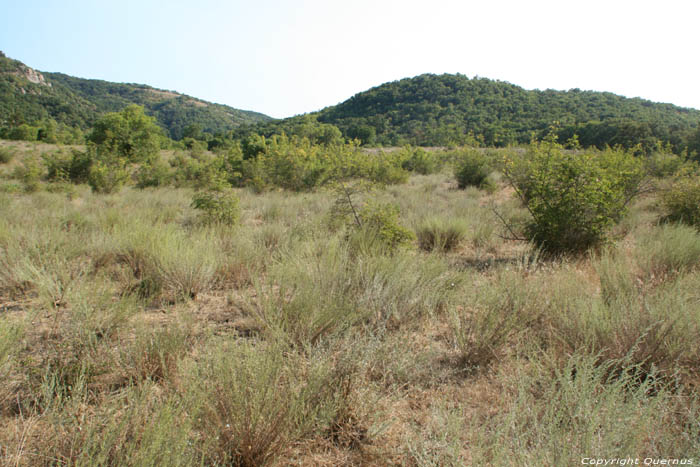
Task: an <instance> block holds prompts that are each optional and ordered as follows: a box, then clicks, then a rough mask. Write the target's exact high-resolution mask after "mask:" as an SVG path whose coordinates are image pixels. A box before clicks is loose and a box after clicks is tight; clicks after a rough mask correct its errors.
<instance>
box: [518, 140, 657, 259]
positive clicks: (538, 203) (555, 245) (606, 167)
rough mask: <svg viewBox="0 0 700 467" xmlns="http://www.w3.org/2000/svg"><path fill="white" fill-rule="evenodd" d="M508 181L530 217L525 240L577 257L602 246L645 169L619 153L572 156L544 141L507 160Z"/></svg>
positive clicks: (636, 190) (638, 183) (622, 212)
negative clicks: (594, 247)
mask: <svg viewBox="0 0 700 467" xmlns="http://www.w3.org/2000/svg"><path fill="white" fill-rule="evenodd" d="M506 177H507V178H508V180H509V182H510V184H511V186H513V188H514V189H515V191H516V193H517V195H518V196H519V198H520V199H521V201H522V202H523V203H524V205H525V206H526V208H527V209H528V211H529V212H530V214H531V216H532V219H531V221H530V222H529V225H528V226H527V228H526V231H527V236H528V239H529V240H532V241H533V242H535V243H536V244H537V245H538V246H540V247H542V248H543V249H544V250H546V251H548V252H550V253H575V252H582V251H585V250H587V249H589V248H591V247H593V246H596V245H600V244H601V243H602V242H603V241H604V240H605V238H606V234H607V232H608V229H609V228H610V227H611V226H612V225H614V224H615V223H616V222H617V221H619V220H620V219H621V218H622V216H623V215H624V214H625V211H626V207H627V204H628V202H629V201H630V200H631V199H632V198H633V197H634V196H635V195H636V194H637V192H638V190H639V186H640V183H641V181H642V178H643V169H642V166H641V163H640V162H639V160H637V159H636V158H635V157H634V156H633V155H632V154H631V153H628V152H625V151H623V150H611V149H608V150H606V151H604V152H588V153H574V152H570V151H564V150H563V149H562V146H560V145H559V144H557V143H556V142H555V141H552V140H548V141H544V142H541V143H533V144H532V145H531V146H530V148H529V150H528V151H527V153H526V154H524V155H522V156H520V155H516V156H513V157H511V159H510V160H509V161H508V162H507V166H506Z"/></svg>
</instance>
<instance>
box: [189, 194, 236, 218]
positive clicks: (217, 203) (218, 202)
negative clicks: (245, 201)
mask: <svg viewBox="0 0 700 467" xmlns="http://www.w3.org/2000/svg"><path fill="white" fill-rule="evenodd" d="M238 204H239V199H238V196H237V195H236V193H235V192H233V191H232V190H225V191H202V192H199V193H196V194H195V195H194V197H193V198H192V207H193V208H195V209H197V210H200V211H201V212H202V217H201V220H202V222H203V223H205V224H226V225H234V224H235V223H236V222H237V221H238V218H239V217H240V208H239V207H238Z"/></svg>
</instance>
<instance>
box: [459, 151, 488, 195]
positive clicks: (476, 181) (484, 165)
mask: <svg viewBox="0 0 700 467" xmlns="http://www.w3.org/2000/svg"><path fill="white" fill-rule="evenodd" d="M491 172H492V170H491V167H490V165H489V161H488V159H487V157H486V156H485V155H484V154H483V153H481V152H479V151H478V150H476V149H470V150H468V151H467V152H465V153H464V154H463V155H461V157H460V158H459V160H458V161H457V164H456V166H455V178H456V179H457V186H458V187H459V188H460V189H462V190H463V189H465V188H467V187H469V186H475V187H477V188H489V187H490V186H491V184H489V182H488V176H489V174H490V173H491Z"/></svg>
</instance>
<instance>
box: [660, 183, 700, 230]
mask: <svg viewBox="0 0 700 467" xmlns="http://www.w3.org/2000/svg"><path fill="white" fill-rule="evenodd" d="M662 203H663V206H664V209H665V210H666V213H667V219H668V220H670V221H676V222H684V223H686V224H689V225H692V226H695V227H696V228H700V178H699V177H698V176H686V177H681V178H679V179H678V180H676V181H675V183H674V184H673V186H672V187H671V188H670V189H669V190H668V191H666V192H665V193H664V194H663V196H662Z"/></svg>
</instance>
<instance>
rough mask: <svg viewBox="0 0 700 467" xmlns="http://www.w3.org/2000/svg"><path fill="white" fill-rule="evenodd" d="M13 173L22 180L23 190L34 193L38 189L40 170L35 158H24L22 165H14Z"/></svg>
mask: <svg viewBox="0 0 700 467" xmlns="http://www.w3.org/2000/svg"><path fill="white" fill-rule="evenodd" d="M13 175H14V178H16V179H18V180H19V181H20V182H22V185H23V188H24V191H25V192H27V193H34V192H36V191H38V190H39V186H40V185H39V181H40V180H41V175H42V170H41V166H40V165H39V162H38V161H37V160H36V159H34V158H29V159H26V160H25V161H24V162H23V163H22V165H20V166H18V167H15V170H14V173H13Z"/></svg>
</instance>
